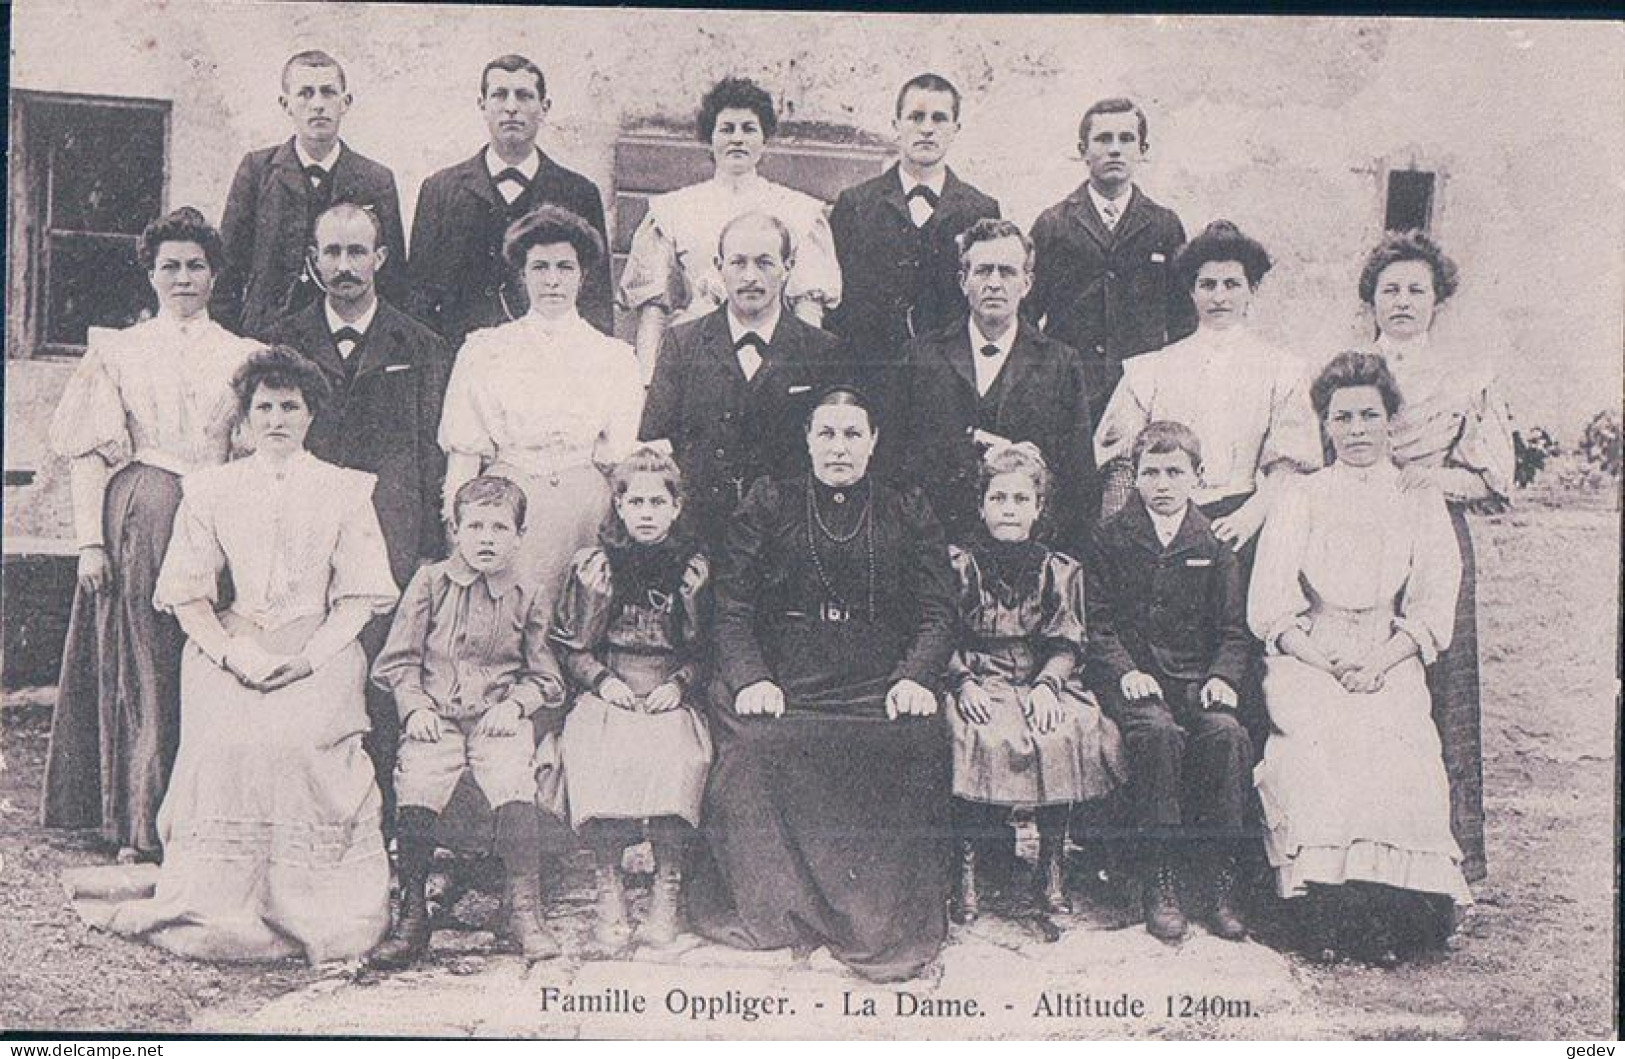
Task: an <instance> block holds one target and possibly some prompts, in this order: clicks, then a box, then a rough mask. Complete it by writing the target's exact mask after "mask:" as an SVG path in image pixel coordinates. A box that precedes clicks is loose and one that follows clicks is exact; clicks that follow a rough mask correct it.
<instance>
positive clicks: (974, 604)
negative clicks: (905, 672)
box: [948, 544, 982, 690]
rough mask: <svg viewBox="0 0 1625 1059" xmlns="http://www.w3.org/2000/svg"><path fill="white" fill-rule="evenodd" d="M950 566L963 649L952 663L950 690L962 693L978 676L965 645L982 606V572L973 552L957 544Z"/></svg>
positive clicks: (950, 550)
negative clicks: (955, 590) (968, 658)
mask: <svg viewBox="0 0 1625 1059" xmlns="http://www.w3.org/2000/svg"><path fill="white" fill-rule="evenodd" d="M948 565H949V566H950V567H951V568H952V569H953V572H954V582H955V584H956V585H957V586H958V589H959V594H958V596H957V597H956V598H957V600H958V604H959V614H958V617H959V636H960V643H959V645H958V646H957V647H956V648H955V650H954V653H953V654H952V655H951V656H950V657H949V659H948V687H949V688H950V689H952V690H958V689H959V688H960V687H962V686H964V684H965V682H966V681H967V680H971V679H973V678H974V677H975V676H976V674H975V672H974V671H973V670H972V669H971V667H970V663H969V662H968V661H966V658H965V641H966V639H967V638H968V637H969V635H970V634H971V632H972V623H973V621H974V618H975V615H976V613H977V611H978V610H979V609H980V608H981V605H982V572H981V570H980V569H979V568H978V567H977V565H976V557H975V556H974V555H972V554H971V553H970V549H968V548H961V547H959V546H958V545H957V544H950V545H948Z"/></svg>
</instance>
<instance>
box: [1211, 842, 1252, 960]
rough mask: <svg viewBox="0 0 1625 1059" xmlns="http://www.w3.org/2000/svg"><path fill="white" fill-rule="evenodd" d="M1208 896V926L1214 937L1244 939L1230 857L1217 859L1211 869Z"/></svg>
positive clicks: (1233, 866)
mask: <svg viewBox="0 0 1625 1059" xmlns="http://www.w3.org/2000/svg"><path fill="white" fill-rule="evenodd" d="M1211 885H1212V888H1211V893H1210V896H1211V898H1212V901H1213V906H1212V911H1210V912H1209V913H1208V926H1209V927H1210V928H1211V929H1212V931H1213V933H1214V935H1215V936H1216V937H1220V938H1223V939H1224V940H1225V941H1245V940H1246V939H1247V925H1246V924H1245V923H1243V922H1242V921H1241V916H1240V915H1238V914H1237V913H1236V905H1235V894H1236V862H1235V861H1234V860H1233V859H1231V858H1230V857H1225V858H1223V859H1222V860H1220V861H1219V863H1218V865H1217V866H1216V867H1215V868H1214V870H1213V877H1212V884H1211Z"/></svg>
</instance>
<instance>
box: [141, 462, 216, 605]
mask: <svg viewBox="0 0 1625 1059" xmlns="http://www.w3.org/2000/svg"><path fill="white" fill-rule="evenodd" d="M214 482H215V476H214V475H212V474H209V473H208V472H204V473H203V474H194V475H189V476H187V477H186V478H183V479H181V505H180V507H179V508H178V509H177V510H176V512H175V528H174V531H173V532H172V533H171V534H170V537H169V549H168V550H167V551H166V552H164V562H163V566H162V567H160V568H159V571H158V581H157V583H156V585H154V587H153V593H152V609H154V610H158V611H165V612H167V613H171V614H173V613H174V612H175V608H177V607H179V606H182V605H184V604H187V603H192V602H194V601H196V600H200V599H201V600H207V601H208V602H209V604H210V605H211V606H214V605H216V604H218V603H219V602H220V573H221V571H222V570H224V569H225V568H226V553H225V552H224V551H222V550H221V548H220V538H219V537H218V536H217V535H216V533H215V527H214V509H215V502H216V498H217V493H216V490H215V488H214V487H213V485H214Z"/></svg>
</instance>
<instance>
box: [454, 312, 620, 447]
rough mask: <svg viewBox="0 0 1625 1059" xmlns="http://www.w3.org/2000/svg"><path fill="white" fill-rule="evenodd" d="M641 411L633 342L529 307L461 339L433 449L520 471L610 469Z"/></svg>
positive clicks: (574, 317) (576, 318) (574, 319)
mask: <svg viewBox="0 0 1625 1059" xmlns="http://www.w3.org/2000/svg"><path fill="white" fill-rule="evenodd" d="M642 412H643V377H642V375H641V374H640V373H639V371H638V363H637V358H636V356H635V355H634V354H633V352H632V347H631V346H629V345H627V344H626V343H625V342H620V341H617V340H616V339H613V338H608V337H606V336H605V335H603V334H602V333H600V332H599V331H597V330H595V329H594V328H593V327H591V326H590V325H589V324H587V322H586V321H584V320H582V319H581V317H580V316H578V315H576V314H575V313H571V314H570V315H569V316H567V317H564V318H562V319H559V320H549V319H546V318H544V317H542V316H540V315H538V314H536V313H527V314H526V315H525V316H523V317H521V318H520V319H518V320H515V321H513V322H512V323H507V324H502V325H501V326H499V327H492V328H488V329H485V330H481V331H474V332H472V333H471V334H470V335H469V336H468V338H467V339H466V340H465V341H464V343H463V348H462V351H461V352H460V353H459V354H458V355H457V363H456V366H455V367H453V369H452V372H451V380H450V382H449V383H448V384H447V386H446V400H445V406H444V410H443V411H442V413H441V417H440V447H441V448H442V449H444V450H445V451H446V453H447V454H448V455H458V454H462V455H470V456H478V457H479V458H480V460H481V463H482V464H483V465H485V466H489V465H490V464H492V463H498V462H501V463H507V464H511V465H513V466H515V467H517V468H518V469H519V470H521V471H523V472H525V473H527V474H553V473H557V472H560V471H564V470H570V469H573V468H577V467H581V466H585V465H589V464H592V463H597V464H598V466H599V467H601V468H606V469H607V468H609V467H611V466H613V465H614V464H615V463H616V462H618V461H619V460H621V459H622V458H624V457H625V456H626V454H627V453H628V452H630V451H631V449H632V446H633V445H634V444H635V442H636V439H637V430H638V419H639V417H640V416H641V415H642Z"/></svg>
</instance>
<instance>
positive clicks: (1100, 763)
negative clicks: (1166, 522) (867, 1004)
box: [948, 442, 1125, 922]
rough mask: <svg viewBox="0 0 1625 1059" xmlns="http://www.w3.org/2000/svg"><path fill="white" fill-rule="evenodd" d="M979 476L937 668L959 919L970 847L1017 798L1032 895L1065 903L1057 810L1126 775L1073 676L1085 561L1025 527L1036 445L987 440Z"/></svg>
mask: <svg viewBox="0 0 1625 1059" xmlns="http://www.w3.org/2000/svg"><path fill="white" fill-rule="evenodd" d="M981 481H982V496H981V503H980V508H981V515H982V526H981V527H980V529H979V531H978V532H977V533H976V534H975V535H974V536H973V537H972V539H971V540H969V541H967V542H965V543H964V544H963V545H961V546H956V547H953V548H950V549H949V552H948V555H949V560H950V562H951V563H952V564H953V569H954V573H955V575H957V577H958V582H959V614H960V619H961V621H962V622H963V625H964V628H963V632H962V634H961V639H960V644H959V650H958V652H956V653H955V655H954V657H953V661H952V662H951V663H950V665H949V671H948V683H949V692H950V694H949V702H950V710H949V713H948V721H949V724H950V726H951V728H952V730H953V737H954V750H953V754H954V803H953V804H954V833H955V837H956V839H957V842H958V851H957V852H958V862H959V871H958V888H957V892H956V894H955V903H954V914H955V918H956V919H957V920H958V921H960V922H969V921H971V920H973V919H975V918H976V917H977V914H978V912H979V902H978V900H977V885H976V884H977V877H976V876H977V872H976V859H977V853H978V850H979V848H989V849H991V848H994V847H995V846H997V845H999V844H1002V842H1003V840H1004V839H1005V836H1006V830H1005V827H1006V820H1007V818H1008V816H1009V811H1010V808H1011V807H1012V806H1019V805H1030V806H1035V807H1036V808H1037V812H1036V817H1037V823H1038V870H1037V872H1036V873H1035V876H1034V890H1035V896H1036V897H1037V899H1038V904H1039V907H1040V908H1041V909H1042V910H1043V911H1045V912H1070V911H1071V910H1072V904H1071V901H1070V899H1069V898H1068V897H1067V895H1066V887H1065V871H1064V861H1063V856H1064V852H1065V845H1066V823H1067V814H1068V810H1069V809H1070V808H1071V806H1072V804H1073V803H1074V802H1085V801H1092V800H1094V799H1098V798H1102V797H1105V796H1106V795H1108V794H1110V793H1111V792H1112V791H1113V790H1114V789H1116V787H1117V786H1118V785H1119V784H1120V783H1121V782H1122V781H1123V779H1124V778H1125V773H1124V768H1123V758H1122V744H1121V741H1120V739H1119V738H1118V733H1117V726H1116V725H1115V724H1113V723H1112V722H1111V721H1110V720H1108V719H1107V718H1105V717H1103V716H1102V715H1101V712H1100V703H1099V702H1098V701H1097V700H1096V699H1095V696H1094V694H1093V693H1091V692H1089V691H1086V690H1085V689H1084V687H1083V684H1082V682H1081V677H1082V674H1083V659H1084V651H1085V645H1086V644H1087V642H1088V635H1087V633H1086V625H1085V620H1084V604H1083V567H1082V566H1081V565H1079V563H1078V562H1077V561H1076V560H1074V559H1072V558H1070V557H1068V556H1065V555H1061V554H1059V553H1058V552H1052V551H1050V550H1049V549H1048V548H1047V547H1045V546H1044V545H1043V544H1042V543H1040V542H1039V541H1037V540H1035V539H1034V538H1033V530H1034V526H1035V524H1037V523H1038V522H1039V518H1040V515H1041V514H1042V513H1043V511H1044V507H1045V501H1046V499H1047V498H1048V493H1049V468H1048V467H1046V466H1045V464H1044V457H1043V456H1042V455H1040V453H1039V451H1038V448H1037V447H1036V446H1034V445H1032V444H1031V443H1029V442H1022V443H1020V444H1018V445H1007V446H1004V447H1002V448H997V449H994V450H991V451H989V452H988V454H987V455H986V457H984V459H983V461H982V469H981Z"/></svg>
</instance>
